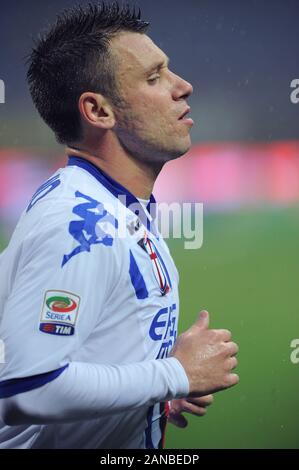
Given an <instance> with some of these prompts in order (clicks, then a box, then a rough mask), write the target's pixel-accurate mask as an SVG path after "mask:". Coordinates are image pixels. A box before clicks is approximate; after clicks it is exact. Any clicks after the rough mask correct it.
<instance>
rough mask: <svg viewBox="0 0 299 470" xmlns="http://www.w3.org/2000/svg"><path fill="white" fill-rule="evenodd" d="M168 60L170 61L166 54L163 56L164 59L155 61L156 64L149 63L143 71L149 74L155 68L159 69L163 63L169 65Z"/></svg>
mask: <svg viewBox="0 0 299 470" xmlns="http://www.w3.org/2000/svg"><path fill="white" fill-rule="evenodd" d="M169 62H170V59H169V57H168V56H167V55H166V56H165V57H164V60H160V61H159V62H157V63H156V64H154V65H151V66H150V67H149V68H148V69H147V70H146V71H145V73H146V74H149V73H151V72H154V71H155V70H160V69H161V68H162V67H164V65H165V63H166V65H167V66H168V65H169Z"/></svg>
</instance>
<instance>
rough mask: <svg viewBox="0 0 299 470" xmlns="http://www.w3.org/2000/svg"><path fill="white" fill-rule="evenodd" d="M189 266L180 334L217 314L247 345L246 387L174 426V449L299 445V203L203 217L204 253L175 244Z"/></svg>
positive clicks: (243, 356)
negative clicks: (203, 314) (295, 354)
mask: <svg viewBox="0 0 299 470" xmlns="http://www.w3.org/2000/svg"><path fill="white" fill-rule="evenodd" d="M170 246H171V249H172V254H173V256H174V258H175V261H176V263H177V266H178V269H179V272H180V297H181V306H180V331H183V330H184V329H186V328H188V326H190V325H191V324H192V322H193V321H194V319H195V317H196V315H197V312H199V311H200V310H201V309H203V308H205V309H207V310H209V312H210V316H211V319H212V323H211V325H212V327H214V328H229V329H231V331H232V332H233V337H234V339H235V341H237V342H238V343H239V346H240V352H239V355H238V359H239V367H238V369H237V371H238V373H239V375H240V383H239V384H238V385H237V386H236V387H235V388H234V389H230V390H226V391H225V392H220V393H217V394H216V395H215V397H214V398H215V401H214V404H213V405H212V407H211V408H210V409H209V411H208V413H207V415H206V416H205V417H203V418H198V417H193V416H191V415H185V416H186V417H187V416H190V418H189V426H188V427H187V428H186V429H182V430H181V429H178V428H175V427H174V426H173V425H168V433H167V436H166V445H167V447H169V448H299V364H292V362H291V361H290V354H291V351H292V350H291V348H290V343H291V340H292V339H295V338H299V208H298V207H294V208H292V209H288V210H285V209H284V210H282V209H276V210H274V209H273V210H270V211H269V210H268V211H263V210H260V211H259V212H250V211H249V212H245V211H243V212H242V213H234V214H224V215H223V214H222V215H219V214H217V215H216V214H214V215H207V216H205V218H204V243H203V247H202V248H201V249H200V250H197V251H188V250H184V249H183V246H182V242H181V241H173V242H171V244H170Z"/></svg>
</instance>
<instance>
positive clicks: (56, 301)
mask: <svg viewBox="0 0 299 470" xmlns="http://www.w3.org/2000/svg"><path fill="white" fill-rule="evenodd" d="M79 304H80V297H78V296H77V295H75V294H72V293H71V292H65V291H53V290H49V291H47V292H46V294H45V297H44V302H43V307H42V313H41V318H40V324H39V329H40V331H42V332H43V333H48V334H51V335H60V336H72V335H73V334H74V333H75V325H76V321H77V317H78V311H79Z"/></svg>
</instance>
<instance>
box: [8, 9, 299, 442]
mask: <svg viewBox="0 0 299 470" xmlns="http://www.w3.org/2000/svg"><path fill="white" fill-rule="evenodd" d="M84 3H87V2H85V1H83V0H81V4H84ZM129 3H132V2H129ZM73 4H74V2H73V1H71V0H68V1H66V0H59V1H58V0H44V1H43V2H40V1H37V0H24V1H23V2H19V1H16V0H10V1H4V0H1V16H0V79H2V80H3V81H4V82H5V104H0V251H1V250H3V249H4V248H5V246H6V244H7V243H8V240H9V237H10V235H11V233H12V231H13V229H14V227H15V224H16V221H17V219H18V217H19V215H20V213H21V211H22V210H23V209H24V207H25V206H26V204H27V203H28V201H29V199H30V197H31V195H32V194H33V192H34V191H35V189H36V188H37V187H38V186H40V184H41V183H42V182H43V181H44V180H45V179H46V178H48V177H49V176H50V175H51V174H52V173H53V172H54V171H55V170H56V169H57V168H58V167H60V166H63V165H64V164H65V157H64V150H63V148H62V147H60V146H58V144H57V143H56V142H55V139H54V136H53V135H52V133H51V131H50V130H49V129H48V128H47V127H46V126H45V125H44V124H43V122H42V121H41V119H40V118H39V116H38V114H37V112H36V111H35V109H34V107H33V105H32V102H31V99H30V96H29V92H28V89H27V85H26V79H25V74H26V67H25V57H26V55H27V54H28V53H29V52H30V48H31V46H32V40H33V38H34V37H36V36H37V34H38V33H39V32H40V31H41V30H43V29H44V28H46V27H47V25H48V24H49V23H51V22H52V21H53V20H54V18H55V16H56V14H57V13H58V12H60V11H61V10H62V9H63V8H64V7H69V6H71V5H73ZM137 5H140V6H141V8H142V12H143V17H144V18H145V19H148V20H149V21H150V22H151V29H150V31H149V35H150V36H151V37H152V39H153V40H154V41H155V42H156V43H157V44H158V45H159V46H160V47H161V48H162V49H163V50H164V51H165V52H166V53H167V55H168V56H169V57H170V58H171V63H170V66H171V68H172V70H173V71H175V72H177V73H178V74H181V75H182V76H183V77H184V78H186V79H187V80H188V81H190V82H191V83H192V84H193V86H194V94H193V96H192V97H191V98H190V100H189V103H190V105H191V106H192V117H193V118H194V120H195V126H194V128H193V129H192V138H193V148H192V149H191V151H190V152H189V153H188V154H187V155H186V156H184V157H183V158H182V159H179V160H177V161H175V162H172V163H169V164H167V165H166V166H165V169H164V170H163V172H162V173H161V175H160V177H159V179H158V182H157V185H156V190H155V194H156V196H157V199H158V200H159V201H165V202H171V201H179V202H186V201H193V202H203V204H204V243H203V246H202V248H201V249H199V250H185V249H184V244H183V242H182V240H171V239H170V240H169V244H170V247H171V250H172V253H173V257H174V259H175V261H176V263H177V266H178V269H179V272H180V295H181V317H180V331H183V330H184V329H186V328H187V327H189V326H190V325H191V324H192V323H193V322H194V320H195V318H196V316H197V313H198V312H199V311H200V310H201V309H203V308H206V309H208V310H209V312H210V315H211V325H212V327H215V328H229V329H231V330H232V332H233V336H234V339H235V340H236V341H237V342H238V343H239V345H240V353H239V367H238V373H239V375H240V379H241V380H240V383H239V385H238V386H237V387H235V388H234V389H232V390H227V391H225V392H221V393H219V394H217V395H216V396H215V403H214V405H213V406H212V407H211V408H210V410H209V412H208V414H207V416H206V417H204V418H196V417H192V416H190V417H189V418H188V419H189V426H188V427H187V428H186V429H183V430H180V429H177V428H174V427H173V426H172V425H169V427H168V434H167V439H166V444H167V447H169V448H199V449H200V448H299V421H298V415H299V399H298V393H299V364H293V363H292V362H291V360H290V355H291V352H292V349H291V346H290V344H291V341H292V340H293V339H295V338H299V302H298V291H299V289H298V283H299V256H298V252H299V212H298V208H299V103H298V104H297V105H296V104H293V103H292V102H291V99H290V94H291V92H292V89H291V88H290V84H291V81H292V80H293V79H299V54H298V44H299V29H298V18H299V2H298V0H279V1H278V0H272V1H271V2H269V1H268V0H244V1H242V2H240V1H234V0H226V2H223V1H221V0H185V1H184V2H182V1H180V0H163V1H158V0H157V1H151V2H149V1H143V0H139V1H138V2H137ZM298 96H299V95H298ZM4 276H5V273H0V282H1V278H2V277H4Z"/></svg>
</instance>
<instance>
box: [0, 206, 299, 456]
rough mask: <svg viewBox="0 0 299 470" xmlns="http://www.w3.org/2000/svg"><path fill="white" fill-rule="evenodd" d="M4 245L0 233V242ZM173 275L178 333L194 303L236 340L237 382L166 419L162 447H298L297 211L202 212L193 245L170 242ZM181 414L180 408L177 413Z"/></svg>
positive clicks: (191, 315) (191, 316)
mask: <svg viewBox="0 0 299 470" xmlns="http://www.w3.org/2000/svg"><path fill="white" fill-rule="evenodd" d="M1 247H2V248H3V247H4V242H3V240H2V244H1V237H0V249H1ZM170 248H171V250H172V254H173V256H174V258H175V261H176V264H177V266H178V269H179V272H180V296H181V308H180V312H181V314H180V331H183V330H184V329H186V328H188V327H189V326H190V325H191V324H192V323H193V321H194V319H195V318H196V316H197V312H199V311H200V310H201V309H203V308H205V309H208V310H209V312H210V315H211V319H212V322H211V326H212V327H214V328H229V329H231V330H232V332H233V336H234V339H235V340H236V341H237V342H238V343H239V346H240V353H239V355H238V358H239V367H238V369H237V371H238V373H239V375H240V383H239V384H238V385H237V386H236V387H235V388H233V389H230V390H226V391H225V392H220V393H217V394H216V395H215V401H214V404H213V405H212V407H211V408H210V409H209V411H208V413H207V415H206V416H205V417H204V418H197V417H193V416H190V415H188V420H189V426H188V427H187V428H186V429H182V430H181V429H178V428H175V427H174V426H173V425H168V431H167V436H166V445H167V447H168V448H183V449H184V448H196V449H200V448H299V397H298V394H299V364H292V362H291V361H290V354H291V348H290V343H291V341H292V340H293V339H295V338H299V208H298V207H294V208H292V209H287V210H286V209H279V210H278V209H276V210H274V209H273V210H267V211H266V210H260V211H258V212H256V211H255V212H252V211H248V212H245V211H243V212H242V213H232V214H221V215H220V214H214V215H207V216H205V218H204V244H203V247H202V248H201V249H200V250H197V251H193V250H191V251H188V250H184V249H183V244H182V241H172V242H170ZM186 416H187V415H186Z"/></svg>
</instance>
